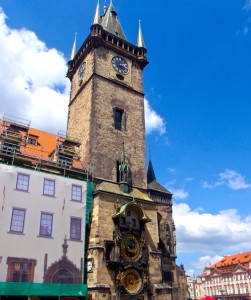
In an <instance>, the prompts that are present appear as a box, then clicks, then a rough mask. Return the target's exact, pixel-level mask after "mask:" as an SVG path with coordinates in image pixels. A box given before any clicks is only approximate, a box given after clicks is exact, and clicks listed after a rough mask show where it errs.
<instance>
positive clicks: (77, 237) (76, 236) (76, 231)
mask: <svg viewBox="0 0 251 300" xmlns="http://www.w3.org/2000/svg"><path fill="white" fill-rule="evenodd" d="M76 221H79V222H80V224H78V226H79V227H78V228H76V227H74V226H75V225H76V223H74V224H73V222H76ZM81 238H82V218H78V217H71V220H70V240H72V241H81Z"/></svg>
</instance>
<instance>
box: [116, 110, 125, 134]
mask: <svg viewBox="0 0 251 300" xmlns="http://www.w3.org/2000/svg"><path fill="white" fill-rule="evenodd" d="M123 113H124V112H123V110H121V109H117V108H115V109H114V127H115V129H117V130H122V120H123Z"/></svg>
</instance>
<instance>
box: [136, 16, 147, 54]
mask: <svg viewBox="0 0 251 300" xmlns="http://www.w3.org/2000/svg"><path fill="white" fill-rule="evenodd" d="M137 46H138V47H140V48H145V49H146V45H145V42H144V38H143V34H142V29H141V21H140V20H139V33H138V42H137Z"/></svg>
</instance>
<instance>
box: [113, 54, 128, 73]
mask: <svg viewBox="0 0 251 300" xmlns="http://www.w3.org/2000/svg"><path fill="white" fill-rule="evenodd" d="M112 66H113V68H114V70H115V71H117V72H118V73H120V74H127V73H128V72H129V67H128V63H127V62H126V61H125V60H124V58H122V57H120V56H114V57H113V58H112Z"/></svg>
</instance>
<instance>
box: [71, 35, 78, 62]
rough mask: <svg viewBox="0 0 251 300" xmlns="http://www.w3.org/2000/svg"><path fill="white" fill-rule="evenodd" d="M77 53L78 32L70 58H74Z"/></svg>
mask: <svg viewBox="0 0 251 300" xmlns="http://www.w3.org/2000/svg"><path fill="white" fill-rule="evenodd" d="M76 54H77V33H75V38H74V43H73V46H72V50H71V56H70V60H73V59H74V57H75V55H76Z"/></svg>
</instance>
